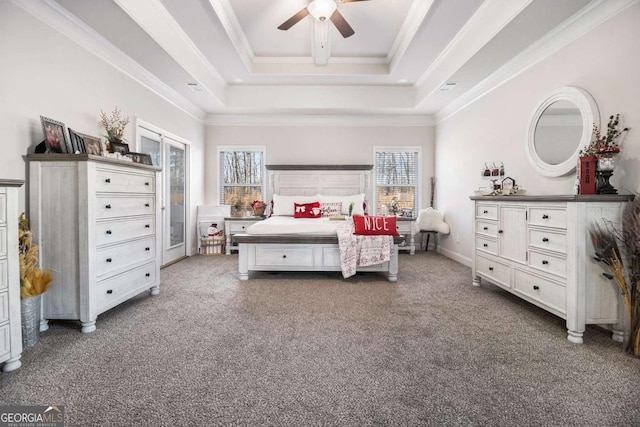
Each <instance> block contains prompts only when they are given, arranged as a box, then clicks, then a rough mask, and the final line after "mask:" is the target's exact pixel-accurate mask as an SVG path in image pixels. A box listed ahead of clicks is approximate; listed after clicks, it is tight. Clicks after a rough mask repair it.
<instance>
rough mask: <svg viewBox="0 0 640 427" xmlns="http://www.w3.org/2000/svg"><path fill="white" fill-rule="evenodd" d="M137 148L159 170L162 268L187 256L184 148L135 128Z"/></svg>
mask: <svg viewBox="0 0 640 427" xmlns="http://www.w3.org/2000/svg"><path fill="white" fill-rule="evenodd" d="M137 137H138V147H140V148H139V150H140V152H142V153H148V154H149V155H151V159H152V162H153V165H154V166H161V167H162V173H161V174H160V175H161V177H162V183H161V188H162V190H161V195H160V210H161V212H162V226H161V239H162V260H161V265H163V266H165V265H168V264H171V263H172V262H175V261H177V260H180V259H182V258H184V257H186V256H187V232H186V230H187V224H186V219H187V180H186V177H187V176H188V170H187V167H188V164H187V148H188V146H187V144H185V143H183V142H180V141H178V140H177V139H175V138H172V137H169V136H167V135H164V134H163V133H162V132H161V131H159V130H157V129H154V130H151V129H148V128H147V127H144V126H142V125H138V133H137Z"/></svg>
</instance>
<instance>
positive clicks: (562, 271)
mask: <svg viewBox="0 0 640 427" xmlns="http://www.w3.org/2000/svg"><path fill="white" fill-rule="evenodd" d="M529 266H531V267H533V268H535V269H538V270H540V271H544V272H546V273H551V274H555V275H556V276H560V277H562V278H565V277H567V259H566V258H563V257H560V256H555V255H549V254H544V253H542V252H536V251H529Z"/></svg>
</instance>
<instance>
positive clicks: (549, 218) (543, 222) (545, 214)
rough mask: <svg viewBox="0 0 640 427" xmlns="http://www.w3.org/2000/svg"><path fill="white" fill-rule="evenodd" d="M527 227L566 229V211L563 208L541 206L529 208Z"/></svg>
mask: <svg viewBox="0 0 640 427" xmlns="http://www.w3.org/2000/svg"><path fill="white" fill-rule="evenodd" d="M529 225H538V226H541V227H553V228H563V229H566V228H567V210H566V209H564V208H554V207H542V206H541V207H533V208H530V209H529Z"/></svg>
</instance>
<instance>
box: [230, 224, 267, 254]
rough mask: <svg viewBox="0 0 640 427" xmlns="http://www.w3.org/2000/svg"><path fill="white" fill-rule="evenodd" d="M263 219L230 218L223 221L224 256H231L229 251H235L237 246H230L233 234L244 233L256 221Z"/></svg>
mask: <svg viewBox="0 0 640 427" xmlns="http://www.w3.org/2000/svg"><path fill="white" fill-rule="evenodd" d="M263 219H265V217H263V216H237V217H236V216H230V217H225V219H224V234H225V236H226V237H227V244H226V254H227V255H231V251H237V250H238V246H237V245H235V246H234V245H232V238H231V236H233V235H234V234H240V233H246V232H247V229H248V228H249V227H251V226H252V225H253V224H255V223H256V222H258V221H262V220H263Z"/></svg>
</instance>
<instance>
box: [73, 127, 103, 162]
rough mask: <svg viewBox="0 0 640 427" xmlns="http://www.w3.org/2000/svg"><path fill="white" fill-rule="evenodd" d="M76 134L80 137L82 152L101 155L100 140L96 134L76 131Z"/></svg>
mask: <svg viewBox="0 0 640 427" xmlns="http://www.w3.org/2000/svg"><path fill="white" fill-rule="evenodd" d="M76 134H77V135H79V136H80V138H82V152H83V153H85V154H92V155H94V156H102V153H103V152H104V150H103V148H102V141H100V138H98V137H97V136H91V135H87V134H86V133H80V132H76Z"/></svg>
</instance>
